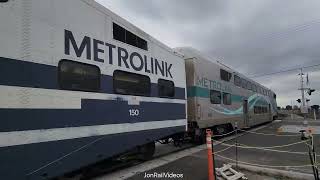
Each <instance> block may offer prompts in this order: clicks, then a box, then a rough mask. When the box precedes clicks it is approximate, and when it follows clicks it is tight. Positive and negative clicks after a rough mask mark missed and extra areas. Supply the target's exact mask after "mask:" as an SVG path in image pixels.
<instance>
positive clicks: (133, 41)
mask: <svg viewBox="0 0 320 180" xmlns="http://www.w3.org/2000/svg"><path fill="white" fill-rule="evenodd" d="M113 39H115V40H118V41H121V42H124V43H127V44H130V45H132V46H135V47H137V48H140V49H144V50H146V51H147V50H148V43H147V41H146V40H144V39H142V38H140V37H138V36H137V35H135V34H133V33H132V32H130V31H128V30H126V29H125V28H123V27H121V26H119V25H118V24H116V23H113Z"/></svg>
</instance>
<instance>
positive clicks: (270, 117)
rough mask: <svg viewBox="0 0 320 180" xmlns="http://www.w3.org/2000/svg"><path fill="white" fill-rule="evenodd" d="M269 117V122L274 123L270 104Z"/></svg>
mask: <svg viewBox="0 0 320 180" xmlns="http://www.w3.org/2000/svg"><path fill="white" fill-rule="evenodd" d="M268 115H269V116H268V117H269V120H270V121H272V119H273V117H272V112H271V104H269V107H268Z"/></svg>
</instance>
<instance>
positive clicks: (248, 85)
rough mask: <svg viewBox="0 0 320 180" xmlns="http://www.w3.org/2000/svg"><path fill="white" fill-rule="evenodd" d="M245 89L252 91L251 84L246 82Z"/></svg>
mask: <svg viewBox="0 0 320 180" xmlns="http://www.w3.org/2000/svg"><path fill="white" fill-rule="evenodd" d="M247 89H249V90H252V83H251V82H249V81H248V84H247Z"/></svg>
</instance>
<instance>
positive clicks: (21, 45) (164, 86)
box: [0, 0, 277, 180]
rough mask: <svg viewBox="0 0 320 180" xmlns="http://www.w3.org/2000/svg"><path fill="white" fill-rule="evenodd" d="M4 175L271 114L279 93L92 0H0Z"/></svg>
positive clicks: (38, 172)
mask: <svg viewBox="0 0 320 180" xmlns="http://www.w3.org/2000/svg"><path fill="white" fill-rule="evenodd" d="M0 22H1V26H0V41H1V43H0V77H1V78H0V99H1V100H0V119H1V121H0V177H1V179H6V180H20V179H32V180H33V179H35V180H38V179H39V180H40V179H50V178H53V177H58V176H61V175H63V174H66V173H69V172H74V171H77V170H79V169H82V168H85V167H87V166H90V165H92V164H95V163H97V162H101V161H103V160H105V159H109V158H111V157H115V156H118V155H120V154H123V153H125V152H128V151H130V152H131V151H134V152H135V153H137V154H139V156H140V157H141V158H142V159H149V158H150V157H152V155H153V153H154V150H155V141H158V140H162V139H168V138H173V139H177V137H181V134H191V136H193V138H194V139H201V137H203V132H204V131H203V130H204V129H205V128H212V129H214V130H215V132H216V133H220V134H221V133H225V132H228V131H230V130H232V129H233V128H234V124H235V122H238V125H239V127H240V128H244V127H250V126H253V125H256V124H259V123H263V122H267V121H271V120H272V119H273V118H274V117H275V116H276V114H277V111H276V95H275V94H274V93H273V92H272V91H271V90H269V89H268V88H266V87H264V86H262V85H260V84H258V83H256V82H254V81H252V80H250V79H248V78H246V77H244V76H243V75H241V74H240V73H238V72H235V71H234V70H232V69H230V68H228V67H226V66H224V65H221V64H219V63H214V62H213V59H210V58H206V57H205V56H203V55H201V54H200V53H198V52H197V51H195V50H193V49H191V48H177V49H171V48H169V47H167V46H166V45H164V44H162V43H161V42H159V41H157V40H156V39H154V38H152V37H151V36H150V35H148V34H146V33H145V32H143V31H142V30H140V29H139V28H137V27H135V26H134V25H132V24H131V23H129V22H127V21H126V20H124V19H122V18H121V17H119V16H117V15H116V14H114V13H113V12H111V11H109V10H108V9H106V8H105V7H103V6H101V5H99V4H98V3H96V2H95V1H93V0H69V1H64V0H1V1H0Z"/></svg>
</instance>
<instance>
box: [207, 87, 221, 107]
mask: <svg viewBox="0 0 320 180" xmlns="http://www.w3.org/2000/svg"><path fill="white" fill-rule="evenodd" d="M210 102H211V103H212V104H221V92H220V91H215V90H210Z"/></svg>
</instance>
